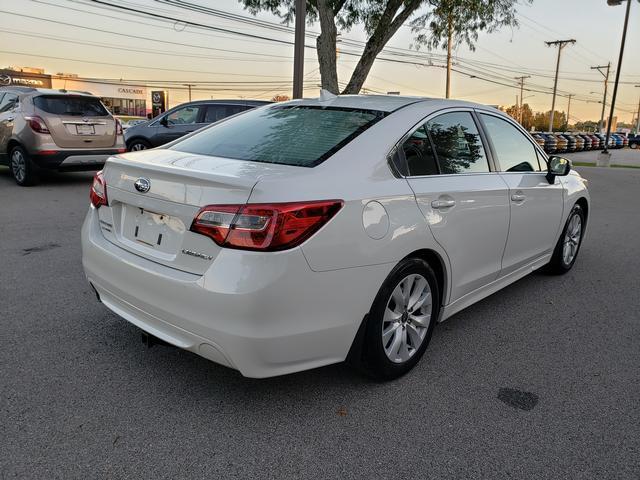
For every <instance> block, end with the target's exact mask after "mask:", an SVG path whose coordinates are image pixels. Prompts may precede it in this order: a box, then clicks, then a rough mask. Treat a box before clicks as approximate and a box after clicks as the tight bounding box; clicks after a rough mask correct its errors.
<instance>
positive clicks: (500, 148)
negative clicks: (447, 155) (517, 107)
mask: <svg viewBox="0 0 640 480" xmlns="http://www.w3.org/2000/svg"><path fill="white" fill-rule="evenodd" d="M480 117H481V118H482V123H484V126H485V129H486V131H487V134H488V135H489V137H490V138H491V143H492V144H493V148H494V149H495V152H496V156H497V157H498V163H500V170H501V171H503V172H535V171H540V166H539V165H538V155H537V154H536V149H535V147H534V146H533V143H532V142H530V141H529V139H528V138H527V137H525V135H524V134H523V133H522V132H521V131H520V130H518V129H517V128H516V127H514V126H513V125H511V124H510V123H509V122H507V121H506V120H503V119H502V118H498V117H495V116H493V115H486V114H484V113H481V114H480Z"/></svg>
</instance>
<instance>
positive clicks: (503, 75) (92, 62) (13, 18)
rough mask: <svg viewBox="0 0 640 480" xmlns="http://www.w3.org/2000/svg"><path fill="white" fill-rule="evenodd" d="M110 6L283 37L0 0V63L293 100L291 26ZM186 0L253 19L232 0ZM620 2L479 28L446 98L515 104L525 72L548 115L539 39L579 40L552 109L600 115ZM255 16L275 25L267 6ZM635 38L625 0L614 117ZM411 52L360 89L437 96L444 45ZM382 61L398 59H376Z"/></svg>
mask: <svg viewBox="0 0 640 480" xmlns="http://www.w3.org/2000/svg"><path fill="white" fill-rule="evenodd" d="M106 1H108V2H109V3H116V4H119V5H122V6H125V7H131V8H135V9H139V10H143V11H146V12H154V13H157V14H161V15H166V16H169V17H172V18H180V19H185V20H190V21H195V22H199V23H202V24H206V25H210V26H215V27H217V28H218V29H224V30H227V31H228V30H231V31H234V32H241V33H244V34H251V35H258V36H262V37H268V38H270V39H276V40H280V41H281V42H284V43H278V42H273V41H268V40H264V39H256V38H248V37H246V36H240V35H237V34H234V33H229V32H221V31H211V30H210V29H203V28H197V27H193V26H187V25H185V24H183V23H180V22H175V21H163V20H158V19H153V18H149V17H146V16H144V15H139V14H135V13H131V12H127V11H123V10H117V9H112V8H109V7H106V8H105V6H104V5H99V4H96V3H92V2H91V1H90V0H0V12H3V19H4V21H3V26H2V27H0V67H6V66H9V65H11V66H30V67H41V68H44V69H45V71H46V72H47V73H58V72H65V73H76V74H78V75H80V76H82V77H92V78H108V79H122V80H124V81H131V82H132V83H136V82H139V83H145V84H150V85H157V84H164V82H170V81H171V82H176V83H174V85H177V88H176V89H172V90H171V91H170V99H171V104H172V105H175V104H177V103H181V102H183V101H186V100H187V98H188V94H187V87H185V86H183V84H187V83H198V82H216V83H215V85H213V84H211V83H210V84H209V85H199V86H196V87H193V90H192V95H193V99H194V100H195V99H200V98H237V97H239V96H241V97H244V98H267V99H268V98H271V97H272V96H274V95H275V94H285V95H291V76H292V70H293V60H292V59H293V47H292V46H291V45H289V44H287V42H292V41H293V34H292V33H291V32H290V31H286V30H285V31H274V30H272V29H265V28H259V27H256V26H255V25H248V24H246V23H242V22H238V21H236V20H229V19H223V18H220V17H217V16H210V15H206V14H202V13H195V12H190V11H186V10H184V9H180V8H177V7H173V6H170V5H167V4H166V3H162V2H158V1H157V0H106ZM190 1H191V2H192V3H197V4H200V5H204V6H207V7H213V8H215V9H218V10H222V11H225V12H231V13H234V14H240V15H244V16H247V17H252V16H251V14H250V13H249V12H247V11H246V10H244V9H243V7H242V5H241V4H240V3H239V2H238V1H236V0H190ZM632 1H633V0H632ZM625 7H626V4H624V3H623V4H622V5H620V6H617V7H612V6H608V5H607V2H606V0H534V1H533V3H531V4H529V3H523V2H522V0H521V1H520V2H519V5H518V7H517V10H518V17H517V18H518V21H519V23H520V25H519V26H518V27H516V28H513V29H512V28H503V29H502V30H500V31H498V32H494V33H490V34H489V33H481V34H480V36H479V39H478V41H477V43H476V50H475V51H471V50H469V48H467V47H466V46H464V45H460V46H457V48H456V49H455V58H454V68H455V69H457V70H464V71H466V72H467V74H466V75H465V74H461V73H455V72H454V73H453V77H452V97H453V98H459V99H464V100H470V101H475V102H480V103H484V104H491V105H512V104H514V103H515V101H516V95H517V94H519V89H518V88H516V80H515V79H514V78H515V77H518V76H522V75H531V78H528V79H526V80H525V89H527V90H528V91H525V94H524V96H525V103H528V104H529V105H530V106H531V107H532V109H533V110H537V111H546V110H549V109H550V108H551V95H550V94H549V93H547V92H549V91H550V89H551V88H552V86H553V75H554V72H555V64H556V59H557V48H554V47H548V46H546V45H545V43H544V42H545V41H553V40H565V39H575V40H576V43H575V44H574V45H567V46H566V47H565V48H564V49H563V50H562V56H561V63H560V76H559V80H558V90H559V92H561V95H563V96H558V98H557V100H556V110H560V111H566V110H567V106H568V105H567V103H568V98H566V96H564V95H567V94H569V93H571V94H574V95H575V97H574V98H573V99H572V101H571V119H572V121H573V122H575V121H584V120H598V119H599V118H600V111H601V108H602V105H601V103H598V102H601V100H602V94H603V87H604V86H603V81H602V80H603V77H602V76H601V75H600V73H598V71H596V70H592V69H591V68H590V67H591V66H596V65H606V64H607V62H611V64H612V74H611V81H610V88H609V98H608V99H609V101H610V98H611V92H612V90H613V88H612V87H613V79H614V75H615V69H616V66H617V61H618V53H619V49H620V40H621V35H622V27H623V22H624V13H625ZM252 18H258V19H260V20H264V21H266V22H274V23H278V22H279V21H280V20H279V19H278V18H277V17H274V16H273V15H271V14H268V13H264V12H263V13H260V14H259V15H258V16H257V17H252ZM307 30H308V32H312V33H313V32H318V31H319V25H317V24H316V25H308V26H307ZM341 38H344V39H345V41H347V42H348V41H349V40H357V41H365V40H366V35H365V34H364V32H363V31H362V29H361V28H358V27H355V28H353V29H352V30H351V31H348V32H341ZM306 43H307V45H314V44H315V42H314V40H313V38H307V42H306ZM413 44H414V36H413V34H412V32H411V30H410V28H409V27H407V26H404V27H403V28H401V29H400V30H399V31H398V33H397V34H396V35H395V36H394V37H393V38H392V40H391V41H390V42H389V44H388V46H389V47H390V48H393V49H404V50H408V49H414V45H413ZM639 45H640V2H637V1H633V3H632V6H631V17H630V20H629V29H628V33H627V41H626V51H625V56H624V61H623V64H622V69H621V77H620V81H621V84H620V87H619V89H618V98H617V101H616V107H617V109H616V115H617V117H618V119H619V120H621V121H626V122H629V121H631V118H632V115H633V113H632V112H635V111H636V110H637V109H638V100H639V97H640V88H637V87H635V85H640V61H638V60H639V59H640V53H639V51H640V49H639V48H638V46H639ZM339 50H340V53H339V56H338V76H339V80H340V82H344V83H346V82H348V80H349V77H350V75H351V72H352V70H353V68H354V66H355V62H356V61H357V57H355V56H353V55H349V54H348V53H349V52H356V51H358V47H354V46H352V45H340V46H339ZM414 50H415V49H414ZM395 51H396V52H398V50H395ZM403 53H408V52H403ZM416 53H419V55H420V58H414V57H411V58H410V61H409V62H407V63H398V62H389V61H384V60H377V61H376V63H375V64H374V67H373V69H372V70H371V73H370V75H369V77H368V79H367V81H366V83H365V88H366V89H367V91H369V92H388V91H399V92H400V93H401V94H403V95H419V96H429V97H443V96H444V90H445V70H444V69H443V68H442V60H441V58H442V57H441V56H442V55H443V54H444V53H445V52H443V51H431V52H430V51H428V50H425V49H424V48H421V49H420V50H419V51H418V52H416ZM385 56H386V57H388V58H395V59H398V58H400V57H398V56H397V55H396V56H393V55H391V54H384V53H383V54H382V55H380V57H385ZM429 59H431V63H432V65H429ZM471 68H473V69H474V71H471V70H470V69H471ZM474 74H475V75H474ZM472 76H475V78H472ZM319 78H320V77H319V73H318V63H317V59H316V55H315V50H314V49H313V48H307V49H305V96H307V97H313V96H317V95H318V93H319ZM488 80H490V81H488ZM492 82H493V83H492ZM495 82H497V83H495ZM535 90H537V91H535ZM607 115H608V109H607Z"/></svg>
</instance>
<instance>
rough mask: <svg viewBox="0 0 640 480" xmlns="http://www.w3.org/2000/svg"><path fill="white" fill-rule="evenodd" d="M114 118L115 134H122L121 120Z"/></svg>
mask: <svg viewBox="0 0 640 480" xmlns="http://www.w3.org/2000/svg"><path fill="white" fill-rule="evenodd" d="M115 120H116V135H122V122H120V120H118V119H117V118H116V119H115Z"/></svg>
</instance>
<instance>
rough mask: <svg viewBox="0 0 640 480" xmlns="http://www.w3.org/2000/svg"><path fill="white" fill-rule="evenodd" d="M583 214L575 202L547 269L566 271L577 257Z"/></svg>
mask: <svg viewBox="0 0 640 480" xmlns="http://www.w3.org/2000/svg"><path fill="white" fill-rule="evenodd" d="M584 226H585V215H584V211H583V210H582V207H581V206H580V205H578V204H575V205H574V206H573V208H572V209H571V212H570V213H569V217H568V218H567V222H566V223H565V225H564V229H563V230H562V235H560V238H559V239H558V243H557V244H556V248H555V249H554V251H553V255H552V257H551V261H550V262H549V264H548V265H547V271H548V272H549V273H553V274H556V275H562V274H565V273H567V272H568V271H569V270H571V268H572V267H573V264H574V263H575V262H576V258H578V252H579V251H580V245H582V237H583V235H584Z"/></svg>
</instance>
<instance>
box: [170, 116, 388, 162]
mask: <svg viewBox="0 0 640 480" xmlns="http://www.w3.org/2000/svg"><path fill="white" fill-rule="evenodd" d="M384 116H385V113H384V112H380V111H376V110H362V109H349V108H339V107H317V106H302V105H301V106H286V105H285V106H274V107H269V108H260V109H255V110H251V111H248V112H247V113H245V114H243V115H239V116H237V117H234V118H231V119H229V120H227V121H224V122H221V123H219V124H217V125H214V126H212V127H210V128H207V129H206V130H203V131H202V132H200V133H198V134H196V135H194V136H192V137H189V138H186V139H184V140H182V141H179V142H178V143H176V144H175V145H174V146H172V147H171V149H172V150H179V151H181V152H189V153H197V154H201V155H213V156H217V157H226V158H233V159H237V160H249V161H253V162H264V163H279V164H283V165H295V166H301V167H314V166H316V165H318V164H320V163H322V162H323V161H324V160H326V159H327V158H329V157H330V156H331V155H333V154H334V153H335V152H336V151H338V150H339V149H340V148H342V147H343V146H344V145H346V144H347V143H348V142H350V141H351V140H353V139H354V138H355V137H357V136H358V135H359V134H360V133H362V132H363V131H365V130H366V129H367V128H369V127H370V126H371V125H373V124H374V123H376V122H377V121H378V120H380V119H381V118H383V117H384Z"/></svg>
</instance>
